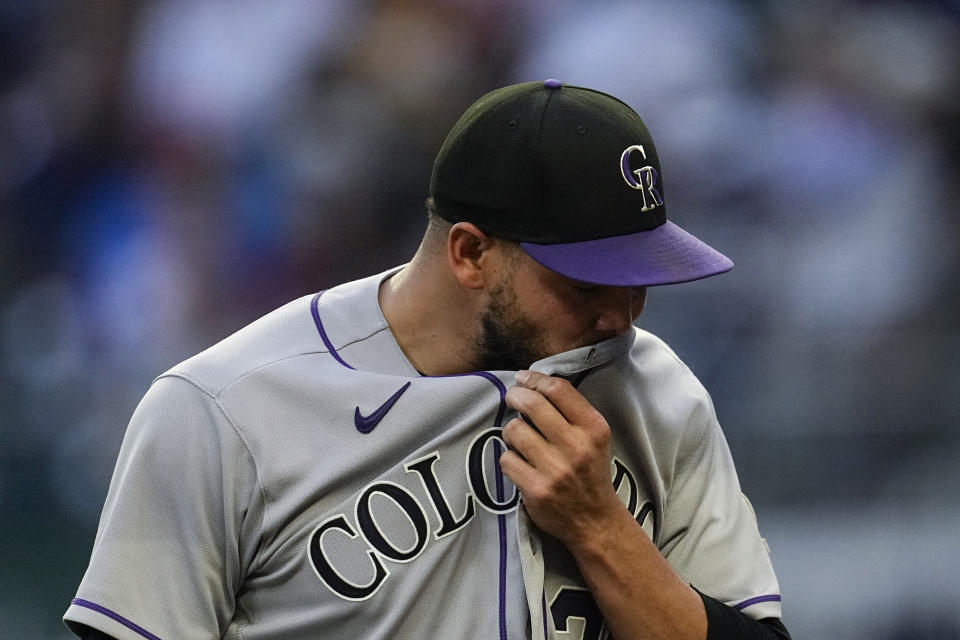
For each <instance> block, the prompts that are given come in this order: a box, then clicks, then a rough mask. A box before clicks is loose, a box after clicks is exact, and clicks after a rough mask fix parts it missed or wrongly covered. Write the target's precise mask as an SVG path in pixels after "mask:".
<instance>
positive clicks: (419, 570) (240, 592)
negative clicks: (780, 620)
mask: <svg viewBox="0 0 960 640" xmlns="http://www.w3.org/2000/svg"><path fill="white" fill-rule="evenodd" d="M389 273H391V272H387V273H385V274H380V275H377V276H372V277H369V278H365V279H363V280H358V281H355V282H351V283H348V284H345V285H341V286H339V287H336V288H334V289H331V290H329V291H327V292H325V293H322V294H318V295H316V296H307V297H304V298H301V299H299V300H295V301H294V302H291V303H289V304H287V305H286V306H284V307H282V308H280V309H278V310H276V311H274V312H273V313H271V314H269V315H267V316H265V317H263V318H261V319H260V320H258V321H256V322H254V323H253V324H251V325H249V326H247V327H246V328H244V329H242V330H241V331H239V332H238V333H236V334H234V335H233V336H230V337H229V338H227V339H226V340H224V341H222V342H221V343H219V344H217V345H215V346H213V347H211V348H210V349H208V350H207V351H204V352H203V353H201V354H199V355H197V356H195V357H193V358H191V359H189V360H187V361H186V362H184V363H182V364H180V365H178V366H176V367H174V368H173V369H171V370H170V371H168V372H166V373H164V374H163V375H162V376H160V377H159V378H158V379H157V380H156V381H155V382H154V384H153V385H152V386H151V388H150V390H149V391H148V393H147V394H146V396H145V397H144V399H143V401H142V402H141V404H140V406H139V407H138V408H137V410H136V412H135V413H134V415H133V418H132V419H131V422H130V425H129V427H128V430H127V434H126V436H125V438H124V442H123V445H122V447H121V450H120V455H119V459H118V462H117V466H116V470H115V472H114V475H113V479H112V481H111V485H110V490H109V493H108V496H107V500H106V504H105V506H104V509H103V514H102V516H101V520H100V526H99V529H98V531H97V536H96V540H95V542H94V548H93V553H92V557H91V560H90V565H89V568H88V569H87V572H86V574H85V576H84V578H83V581H82V583H81V585H80V588H79V590H78V593H77V597H76V598H75V599H74V600H73V602H72V603H71V605H70V608H69V609H68V611H67V612H66V615H65V618H64V619H65V621H66V622H67V624H68V625H69V626H71V628H74V629H76V628H77V625H81V624H82V625H87V626H90V627H95V628H97V629H100V630H102V631H103V632H105V633H107V634H109V635H112V636H114V637H116V638H120V639H121V640H141V639H142V638H167V639H171V638H236V639H240V638H243V639H244V640H280V639H283V640H294V639H296V638H305V639H306V638H344V639H346V638H350V639H351V640H354V639H358V638H370V639H374V638H376V639H378V640H379V639H382V638H422V637H443V638H499V639H500V640H508V639H510V640H513V639H521V638H585V639H587V638H589V639H591V640H592V639H594V638H601V637H603V636H604V635H605V634H606V631H605V629H604V626H603V621H602V619H601V617H600V615H599V612H598V610H597V607H596V605H595V604H594V603H593V600H592V598H591V597H590V593H589V591H588V590H587V589H586V586H585V584H584V582H583V580H582V578H581V577H580V575H579V574H578V573H577V570H576V568H575V566H574V563H573V562H572V559H571V558H570V556H569V555H568V554H567V552H566V550H565V549H564V548H563V547H562V545H560V544H559V543H558V542H557V541H556V540H553V539H551V538H549V537H548V536H545V535H543V534H540V533H538V532H537V531H536V528H535V527H534V526H533V525H532V524H531V523H530V521H529V519H528V518H527V517H526V514H525V512H524V511H523V510H522V508H519V505H520V498H521V497H520V496H519V495H518V492H517V490H516V488H515V487H514V486H513V484H512V483H511V482H510V480H509V478H507V477H505V476H504V474H503V473H502V472H501V471H500V469H499V465H498V463H497V459H498V457H499V455H500V453H501V452H502V451H503V446H504V445H503V442H502V440H500V438H499V434H500V429H501V426H502V425H503V424H504V423H505V422H506V421H507V420H508V419H509V418H510V417H511V412H510V410H509V409H508V408H507V407H506V405H505V403H504V399H503V398H504V393H505V391H506V389H507V388H508V387H509V385H510V384H512V381H513V374H512V372H477V373H474V374H466V375H459V376H446V377H425V376H421V375H420V374H418V373H417V371H416V370H415V369H414V368H413V367H412V366H411V364H410V363H409V362H408V361H407V360H406V358H405V357H404V355H403V353H402V351H401V350H400V348H399V346H398V345H397V343H396V341H395V340H394V338H393V336H392V334H391V332H390V330H389V328H388V326H387V323H386V320H385V319H384V317H383V315H382V313H381V311H380V308H379V305H378V302H377V290H378V285H379V283H380V282H381V281H382V280H383V278H384V277H386V275H388V274H389ZM533 368H534V369H536V370H538V371H542V372H544V373H548V374H557V375H563V376H565V377H568V378H570V379H572V380H573V381H574V382H575V383H576V384H578V388H579V389H580V391H581V392H582V393H583V394H584V395H585V396H586V397H587V398H588V399H589V400H590V401H591V402H592V403H593V404H594V406H596V407H597V409H599V410H600V412H601V413H602V414H603V415H604V416H605V417H606V419H607V421H608V422H609V423H610V425H611V428H612V432H613V443H612V451H613V459H612V460H611V480H612V482H613V483H614V485H615V487H616V489H617V493H618V495H619V496H620V497H621V499H622V501H623V502H624V505H625V507H626V508H627V509H629V510H630V512H631V513H632V514H633V515H634V517H635V518H636V519H637V521H638V522H639V523H640V524H641V525H642V527H643V530H644V531H645V532H646V533H647V535H648V536H650V538H651V539H652V540H653V542H654V543H655V544H656V545H657V546H658V548H659V549H660V550H661V552H662V553H663V555H664V556H665V558H666V559H667V560H668V561H669V563H670V564H671V565H672V566H673V568H674V569H675V570H676V571H677V573H678V574H679V575H680V576H681V577H682V578H683V579H684V580H685V581H687V582H689V583H691V584H693V585H694V586H695V587H697V588H698V589H700V590H701V591H703V592H704V593H706V594H708V595H711V596H713V597H715V598H717V599H719V600H721V601H724V602H726V603H728V604H729V605H731V606H734V607H737V608H739V609H742V610H744V611H745V612H746V613H748V614H750V615H752V616H754V617H756V618H763V617H770V616H773V617H779V616H780V596H779V589H778V586H777V580H776V577H775V576H774V573H773V570H772V567H771V564H770V561H769V558H768V553H767V550H766V548H765V544H764V542H763V540H762V539H761V538H760V536H759V534H758V532H757V526H756V521H755V519H754V516H753V512H752V510H751V509H750V507H749V504H748V503H747V502H746V500H745V499H744V498H743V497H742V495H741V492H740V488H739V484H738V481H737V477H736V473H735V471H734V467H733V464H732V461H731V458H730V454H729V451H728V449H727V447H726V443H725V441H724V438H723V434H722V433H721V431H720V427H719V425H718V424H717V420H716V417H715V415H714V412H713V407H712V404H711V402H710V398H709V396H708V395H707V393H706V391H705V390H704V389H703V387H702V386H701V385H700V383H699V382H698V381H697V380H696V378H695V377H694V376H693V375H692V374H691V373H690V371H689V370H688V369H687V368H686V367H685V366H684V365H683V363H682V362H681V361H680V360H679V359H678V358H677V357H676V356H675V355H674V354H673V352H672V351H670V350H669V349H668V348H667V347H666V345H664V344H663V342H661V341H660V340H658V339H657V338H655V337H654V336H652V335H650V334H649V333H646V332H644V331H641V330H639V329H637V330H635V331H633V332H630V333H628V334H626V335H623V336H620V337H618V338H614V339H612V340H608V341H605V342H603V343H600V344H597V345H594V346H590V347H584V348H581V349H576V350H574V351H570V352H566V353H563V354H559V355H557V356H553V357H551V358H547V359H545V360H542V361H540V362H538V363H536V365H535V366H534V367H533Z"/></svg>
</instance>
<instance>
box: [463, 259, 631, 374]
mask: <svg viewBox="0 0 960 640" xmlns="http://www.w3.org/2000/svg"><path fill="white" fill-rule="evenodd" d="M517 252H518V255H516V256H512V257H511V258H510V260H509V261H508V265H509V267H508V269H506V271H505V273H504V275H503V276H502V277H501V278H500V279H499V280H498V281H497V282H496V284H495V285H494V286H493V287H492V288H491V289H490V291H489V301H488V303H487V306H486V308H485V309H484V311H483V313H482V315H481V318H480V322H481V333H480V336H479V338H478V340H477V354H478V363H477V365H478V366H477V367H476V369H477V370H479V371H491V370H498V371H513V370H517V369H525V368H527V367H529V366H530V365H531V364H532V363H534V362H536V361H537V360H540V359H542V358H546V357H548V356H552V355H555V354H557V353H560V352H563V351H569V350H570V349H575V348H577V347H583V346H586V345H589V344H594V343H597V342H600V341H602V340H606V339H608V338H612V337H613V336H616V335H619V334H622V333H624V332H626V331H627V330H629V329H630V327H631V325H632V323H633V321H634V320H636V319H637V318H638V317H639V316H640V313H641V312H642V311H643V305H644V302H645V301H646V288H645V287H607V286H597V285H589V284H584V283H579V282H576V281H574V280H571V279H569V278H566V277H564V276H561V275H559V274H557V273H555V272H553V271H550V270H549V269H547V268H546V267H543V266H542V265H540V264H539V263H537V262H536V261H534V260H533V259H532V258H530V257H529V256H527V255H526V254H525V253H523V252H522V251H519V250H517Z"/></svg>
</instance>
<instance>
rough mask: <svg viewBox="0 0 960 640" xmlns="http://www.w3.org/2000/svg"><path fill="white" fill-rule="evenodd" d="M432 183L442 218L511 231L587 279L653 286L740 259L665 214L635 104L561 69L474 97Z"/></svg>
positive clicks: (652, 153)
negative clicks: (561, 75)
mask: <svg viewBox="0 0 960 640" xmlns="http://www.w3.org/2000/svg"><path fill="white" fill-rule="evenodd" d="M430 195H431V196H432V197H433V200H434V202H435V203H436V206H437V209H438V212H439V213H440V215H441V216H442V217H443V218H445V219H446V220H448V221H450V222H461V221H466V222H472V223H474V224H475V225H477V227H479V228H480V229H482V230H483V231H484V232H485V233H489V234H492V235H495V236H500V237H503V238H507V239H509V240H515V241H517V242H519V243H520V245H521V246H522V247H523V249H524V251H526V252H527V254H529V255H530V257H532V258H533V259H534V260H536V261H537V262H539V263H540V264H542V265H544V266H545V267H547V268H548V269H550V270H552V271H555V272H557V273H559V274H561V275H564V276H567V277H569V278H573V279H574V280H579V281H582V282H589V283H594V284H602V285H612V286H654V285H662V284H673V283H678V282H688V281H691V280H699V279H700V278H706V277H708V276H713V275H717V274H719V273H724V272H726V271H729V270H730V269H731V268H732V267H733V262H732V261H731V260H730V259H729V258H727V257H726V256H725V255H723V254H722V253H720V252H718V251H716V250H715V249H713V248H711V247H710V246H708V245H707V244H706V243H704V242H702V241H701V240H698V239H697V238H695V237H694V236H692V235H691V234H689V233H687V232H686V231H684V230H683V229H681V228H680V227H678V226H677V225H675V224H673V223H672V222H670V221H668V220H667V208H666V202H665V200H664V190H663V173H662V172H661V171H660V160H659V158H658V157H657V150H656V148H655V147H654V145H653V139H652V138H651V137H650V132H649V131H647V127H646V126H645V125H644V124H643V121H642V120H641V119H640V116H638V115H637V114H636V112H634V110H633V109H631V108H630V107H629V106H627V105H626V104H624V103H623V102H621V101H620V100H618V99H617V98H614V97H613V96H610V95H607V94H605V93H601V92H600V91H595V90H593V89H585V88H583V87H574V86H570V85H565V84H563V83H561V82H560V81H558V80H547V81H546V82H527V83H523V84H517V85H511V86H509V87H503V88H502V89H497V90H496V91H493V92H491V93H488V94H486V95H485V96H483V97H481V98H480V99H479V100H477V101H476V102H475V103H473V105H471V106H470V108H469V109H467V111H466V113H464V114H463V116H461V118H460V120H458V121H457V123H456V124H455V125H454V127H453V129H452V130H451V131H450V134H449V135H448V136H447V139H446V140H445V141H444V143H443V146H442V147H441V149H440V153H439V154H437V158H436V160H435V162H434V165H433V175H432V177H431V180H430Z"/></svg>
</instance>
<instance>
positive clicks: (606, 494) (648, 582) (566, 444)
mask: <svg viewBox="0 0 960 640" xmlns="http://www.w3.org/2000/svg"><path fill="white" fill-rule="evenodd" d="M506 400H507V404H508V405H509V406H511V407H513V408H514V409H516V410H517V411H519V412H520V414H521V416H524V417H519V418H514V419H513V420H511V421H510V422H508V423H507V424H506V425H505V426H504V428H503V439H504V440H505V441H506V442H507V444H508V445H510V447H511V450H509V451H507V452H505V453H504V454H503V455H502V456H500V466H501V468H502V469H503V472H504V473H506V474H507V475H508V476H509V477H510V479H511V480H513V483H514V484H515V485H517V488H518V489H519V490H520V493H521V494H522V496H523V503H524V505H525V506H526V509H527V513H528V514H529V515H530V518H531V519H532V520H533V522H534V523H535V524H536V525H537V526H538V527H539V528H540V529H541V530H542V531H545V532H546V533H548V534H550V535H552V536H553V537H555V538H558V539H559V540H560V541H561V542H562V543H563V544H564V545H565V546H566V548H567V550H568V551H570V553H571V555H572V556H573V559H574V561H575V562H576V563H577V567H578V568H579V569H580V573H581V575H582V576H583V578H584V580H585V581H586V583H587V586H588V587H589V589H590V593H591V595H592V596H593V598H594V600H595V601H596V603H597V606H598V607H599V608H600V612H601V613H602V614H603V617H604V620H605V621H606V624H607V626H608V628H609V630H610V631H611V633H612V635H613V636H615V637H617V638H640V637H643V638H652V639H658V640H668V639H669V640H703V638H705V637H706V635H707V616H706V610H705V609H704V605H703V601H702V600H701V599H700V596H699V595H698V594H697V593H696V592H695V591H694V590H693V589H692V588H691V587H690V586H689V585H687V584H686V583H685V582H683V581H682V580H681V579H680V578H679V577H678V576H677V574H676V573H674V571H673V569H672V568H671V567H670V565H669V564H667V561H666V560H665V559H664V558H663V556H662V555H660V552H659V551H658V550H657V548H656V547H655V546H654V544H653V543H652V542H651V541H650V539H649V538H648V537H647V535H646V534H645V533H644V532H643V530H642V529H641V528H640V525H639V524H638V523H637V521H636V520H634V519H633V516H632V515H631V514H630V513H629V512H628V511H627V509H626V508H625V507H624V506H623V503H621V502H620V499H619V498H618V497H617V494H616V492H615V491H614V490H613V483H612V481H611V477H610V427H609V426H608V425H607V421H606V420H604V419H603V416H602V415H600V413H599V412H598V411H597V410H596V409H595V408H594V407H593V406H592V405H591V404H590V403H589V402H588V401H587V399H586V398H584V397H583V396H582V395H581V394H580V392H579V391H577V390H576V389H574V388H573V386H572V385H571V384H570V383H569V382H567V381H566V380H563V379H561V378H554V377H551V376H545V375H543V374H541V373H536V372H533V371H520V372H518V373H517V386H515V387H512V388H511V389H510V390H509V391H507V397H506ZM533 425H536V428H534V426H533Z"/></svg>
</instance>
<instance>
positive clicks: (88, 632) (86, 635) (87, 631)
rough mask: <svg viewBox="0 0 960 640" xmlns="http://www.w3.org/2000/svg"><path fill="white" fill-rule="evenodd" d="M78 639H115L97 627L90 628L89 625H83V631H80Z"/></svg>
mask: <svg viewBox="0 0 960 640" xmlns="http://www.w3.org/2000/svg"><path fill="white" fill-rule="evenodd" d="M80 640H117V639H116V638H114V637H113V636H108V635H107V634H105V633H104V632H103V631H98V630H97V629H91V628H90V627H84V628H83V631H81V632H80Z"/></svg>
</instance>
